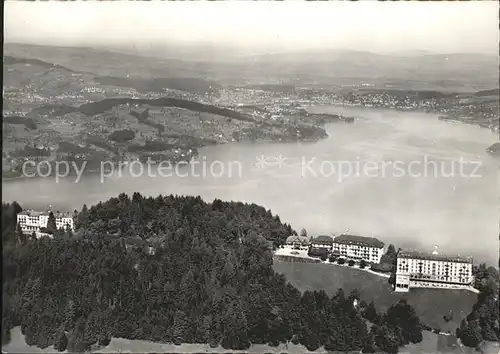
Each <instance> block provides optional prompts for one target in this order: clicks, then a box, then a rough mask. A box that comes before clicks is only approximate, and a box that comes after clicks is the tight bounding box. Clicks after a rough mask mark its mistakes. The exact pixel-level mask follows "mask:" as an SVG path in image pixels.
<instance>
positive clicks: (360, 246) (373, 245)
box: [332, 235, 384, 263]
mask: <svg viewBox="0 0 500 354" xmlns="http://www.w3.org/2000/svg"><path fill="white" fill-rule="evenodd" d="M332 253H333V254H334V255H338V256H339V257H341V258H346V259H352V260H355V261H361V260H362V259H364V260H365V261H366V262H368V263H380V258H381V257H382V255H383V254H384V243H383V242H382V241H380V240H379V239H376V238H374V237H364V236H355V235H339V236H337V237H335V239H334V240H333V248H332Z"/></svg>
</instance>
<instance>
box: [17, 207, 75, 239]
mask: <svg viewBox="0 0 500 354" xmlns="http://www.w3.org/2000/svg"><path fill="white" fill-rule="evenodd" d="M49 213H50V212H39V211H34V210H23V211H21V212H20V213H19V214H17V222H18V224H19V225H20V226H21V230H22V231H23V233H29V234H31V233H33V232H35V233H40V231H41V229H42V228H44V227H47V223H48V221H49ZM54 216H55V219H56V227H57V228H58V229H66V228H67V227H68V226H69V227H70V228H71V230H74V225H73V217H72V216H71V215H70V214H64V213H54Z"/></svg>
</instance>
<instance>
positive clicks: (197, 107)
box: [52, 97, 253, 121]
mask: <svg viewBox="0 0 500 354" xmlns="http://www.w3.org/2000/svg"><path fill="white" fill-rule="evenodd" d="M122 104H131V105H134V104H137V105H150V106H162V107H178V108H185V109H188V110H191V111H196V112H204V113H212V114H217V115H220V116H223V117H228V118H234V119H238V120H243V121H253V119H252V118H251V117H250V116H248V115H245V114H243V113H240V112H237V111H234V110H231V109H227V108H219V107H216V106H212V105H207V104H203V103H198V102H193V101H188V100H182V99H177V98H166V97H165V98H158V99H134V98H108V99H104V100H101V101H97V102H90V103H86V104H83V105H81V106H79V107H70V106H59V108H56V109H54V111H53V113H52V114H53V115H55V116H61V115H64V114H67V113H70V112H81V113H83V114H85V115H87V116H93V115H96V114H99V113H103V112H105V111H107V110H109V109H111V108H113V107H115V106H119V105H122Z"/></svg>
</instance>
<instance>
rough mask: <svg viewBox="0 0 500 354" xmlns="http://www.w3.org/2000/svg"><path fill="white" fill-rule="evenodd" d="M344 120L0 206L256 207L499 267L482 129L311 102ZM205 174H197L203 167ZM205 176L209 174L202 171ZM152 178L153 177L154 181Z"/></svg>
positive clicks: (494, 185)
mask: <svg viewBox="0 0 500 354" xmlns="http://www.w3.org/2000/svg"><path fill="white" fill-rule="evenodd" d="M310 111H311V112H314V113H342V114H345V115H349V116H354V117H356V122H355V124H344V123H335V124H330V125H328V126H327V127H326V129H327V132H328V134H329V137H328V138H327V139H324V140H322V141H319V142H315V143H283V144H282V143H262V144H252V143H234V144H231V145H218V146H211V147H206V148H203V149H201V150H200V156H199V158H198V160H199V161H198V162H197V163H195V164H193V165H191V166H181V167H180V168H179V169H178V171H177V172H173V173H172V171H168V170H167V172H165V170H164V176H163V177H162V176H160V175H159V174H158V171H157V167H155V166H154V165H153V167H152V168H151V171H152V172H151V173H150V174H149V175H148V173H143V174H142V175H139V173H138V172H139V170H140V169H139V168H137V167H138V166H134V170H133V171H127V168H126V169H125V170H124V171H123V173H122V175H121V176H118V174H115V175H114V176H110V177H107V178H104V179H103V180H102V181H101V176H100V175H98V174H97V175H91V174H89V175H86V176H84V177H82V180H80V181H79V182H78V183H75V176H71V177H67V178H65V179H62V180H60V181H59V182H58V183H56V181H55V179H54V177H51V178H32V179H18V180H11V181H7V182H4V183H3V185H2V189H3V200H4V201H12V200H16V201H18V202H19V203H20V204H21V206H23V207H24V208H28V207H33V208H43V209H45V208H47V207H48V205H49V204H51V205H52V206H53V207H54V208H57V209H60V210H73V209H78V210H80V209H81V206H82V205H83V204H84V203H86V204H87V205H91V204H95V203H97V202H98V201H103V200H106V199H108V198H110V197H114V196H117V195H118V194H119V193H121V192H126V193H130V194H131V193H133V192H135V191H137V192H140V193H141V194H144V195H147V196H156V195H158V194H164V195H165V194H189V195H200V196H201V197H202V198H204V199H205V200H207V201H211V200H213V199H214V198H219V199H222V200H235V201H244V202H249V203H256V204H260V205H263V206H265V207H266V208H267V209H271V210H272V212H273V213H275V214H278V215H279V216H280V218H281V220H282V221H283V222H287V223H291V225H292V227H293V228H294V229H295V230H297V231H300V229H301V228H303V227H304V228H306V229H307V230H308V232H309V234H318V233H321V234H331V233H335V234H337V233H340V232H344V231H345V230H347V229H349V232H350V233H354V234H360V235H365V236H374V237H378V238H380V239H381V240H382V241H384V242H385V243H386V244H388V243H394V244H395V245H396V247H401V248H419V249H421V250H428V251H432V250H433V249H434V246H435V245H436V246H438V247H439V251H441V252H443V253H459V254H461V255H471V256H473V257H475V258H476V259H477V260H482V261H483V260H485V261H487V262H490V263H492V264H497V262H498V226H499V209H498V196H499V193H498V170H499V168H498V161H497V160H494V159H493V158H492V157H490V156H489V155H488V153H487V152H486V151H485V150H486V148H487V147H488V146H490V145H491V144H492V143H494V142H496V141H498V137H497V136H496V134H494V133H493V132H491V131H489V130H487V129H484V128H480V127H477V126H473V125H465V124H460V123H452V122H444V121H440V120H438V119H437V116H436V115H431V114H425V113H415V112H398V111H391V110H383V109H368V108H346V107H336V106H321V107H318V106H316V107H312V108H310ZM203 166H205V172H204V168H203ZM211 168H212V170H211ZM153 175H156V177H154V176H153Z"/></svg>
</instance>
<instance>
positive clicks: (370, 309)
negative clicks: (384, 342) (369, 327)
mask: <svg viewBox="0 0 500 354" xmlns="http://www.w3.org/2000/svg"><path fill="white" fill-rule="evenodd" d="M363 317H364V318H366V319H367V320H368V321H370V322H372V323H375V324H381V316H380V315H379V314H378V312H377V309H376V308H375V303H374V302H373V301H371V302H370V303H369V304H368V306H367V307H366V309H364V311H363Z"/></svg>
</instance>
